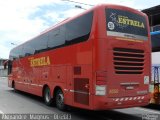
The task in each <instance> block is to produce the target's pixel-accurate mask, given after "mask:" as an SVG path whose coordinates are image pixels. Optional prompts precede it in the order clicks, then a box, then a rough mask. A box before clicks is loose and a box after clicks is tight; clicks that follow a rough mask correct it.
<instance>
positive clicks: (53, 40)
mask: <svg viewBox="0 0 160 120" xmlns="http://www.w3.org/2000/svg"><path fill="white" fill-rule="evenodd" d="M64 44H65V27H64V25H63V26H61V27H58V28H55V29H53V30H51V31H50V32H49V40H48V48H49V49H52V48H57V47H60V46H62V45H64Z"/></svg>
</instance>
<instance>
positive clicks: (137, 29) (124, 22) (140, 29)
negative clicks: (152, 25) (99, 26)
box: [106, 9, 148, 40]
mask: <svg viewBox="0 0 160 120" xmlns="http://www.w3.org/2000/svg"><path fill="white" fill-rule="evenodd" d="M106 28H107V35H110V36H118V37H129V38H135V39H139V40H147V39H148V37H147V36H148V31H147V29H148V28H147V23H146V18H145V17H144V16H141V15H139V14H135V13H133V12H129V11H126V10H118V9H106Z"/></svg>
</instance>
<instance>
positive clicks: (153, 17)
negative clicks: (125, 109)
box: [142, 5, 160, 104]
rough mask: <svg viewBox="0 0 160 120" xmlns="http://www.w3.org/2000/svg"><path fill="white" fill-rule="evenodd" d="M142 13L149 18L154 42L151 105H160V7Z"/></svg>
mask: <svg viewBox="0 0 160 120" xmlns="http://www.w3.org/2000/svg"><path fill="white" fill-rule="evenodd" d="M142 12H144V13H146V14H147V15H148V18H149V25H150V30H151V41H152V79H151V85H150V92H151V93H152V99H151V103H154V104H160V5H158V6H155V7H151V8H148V9H145V10H142Z"/></svg>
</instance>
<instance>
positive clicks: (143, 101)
mask: <svg viewBox="0 0 160 120" xmlns="http://www.w3.org/2000/svg"><path fill="white" fill-rule="evenodd" d="M149 101H150V95H144V96H132V97H123V98H107V97H100V96H95V99H94V105H93V106H94V108H93V109H94V110H107V109H118V108H129V107H139V106H145V105H148V104H149Z"/></svg>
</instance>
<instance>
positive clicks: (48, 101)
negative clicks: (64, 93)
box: [44, 87, 53, 106]
mask: <svg viewBox="0 0 160 120" xmlns="http://www.w3.org/2000/svg"><path fill="white" fill-rule="evenodd" d="M44 102H45V104H46V105H47V106H51V104H52V102H53V100H52V98H51V92H50V89H49V87H46V88H45V90H44Z"/></svg>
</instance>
